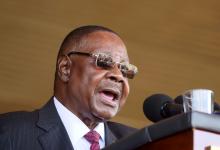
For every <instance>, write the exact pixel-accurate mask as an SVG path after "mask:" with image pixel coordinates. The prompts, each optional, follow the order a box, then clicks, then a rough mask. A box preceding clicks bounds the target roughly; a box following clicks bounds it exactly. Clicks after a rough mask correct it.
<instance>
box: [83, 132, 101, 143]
mask: <svg viewBox="0 0 220 150" xmlns="http://www.w3.org/2000/svg"><path fill="white" fill-rule="evenodd" d="M84 137H85V138H86V140H87V141H89V143H91V144H94V143H99V138H100V135H99V133H98V132H96V131H94V130H91V131H89V132H88V133H87V134H86V135H84Z"/></svg>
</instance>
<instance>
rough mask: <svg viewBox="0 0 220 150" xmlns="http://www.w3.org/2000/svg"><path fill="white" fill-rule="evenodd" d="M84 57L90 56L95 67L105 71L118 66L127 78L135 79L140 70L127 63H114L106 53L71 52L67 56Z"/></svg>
mask: <svg viewBox="0 0 220 150" xmlns="http://www.w3.org/2000/svg"><path fill="white" fill-rule="evenodd" d="M73 54H75V55H84V56H90V57H92V58H94V60H95V65H96V66H97V67H100V68H103V69H112V68H113V67H114V66H115V65H117V66H118V68H119V69H120V71H121V73H122V75H123V76H124V77H126V78H129V79H133V78H134V76H135V75H136V74H137V72H138V69H137V67H136V66H134V65H132V64H129V63H126V62H120V63H117V62H114V61H113V59H112V57H111V56H110V55H108V54H105V53H94V54H92V53H85V52H77V51H71V52H69V53H68V54H67V56H70V55H73Z"/></svg>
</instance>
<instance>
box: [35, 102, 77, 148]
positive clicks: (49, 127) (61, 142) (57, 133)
mask: <svg viewBox="0 0 220 150" xmlns="http://www.w3.org/2000/svg"><path fill="white" fill-rule="evenodd" d="M37 126H38V127H40V128H41V129H43V130H44V131H45V132H44V133H43V134H42V135H40V136H39V138H38V140H39V142H40V143H41V145H42V147H43V149H45V150H61V149H62V150H73V147H72V144H71V141H70V139H69V136H68V134H67V132H66V129H65V127H64V125H63V123H62V121H61V119H60V117H59V114H58V112H57V110H56V108H55V105H54V102H53V99H52V98H51V100H50V101H49V102H48V103H47V104H46V105H45V106H44V107H43V108H42V109H41V110H40V111H39V120H38V122H37Z"/></svg>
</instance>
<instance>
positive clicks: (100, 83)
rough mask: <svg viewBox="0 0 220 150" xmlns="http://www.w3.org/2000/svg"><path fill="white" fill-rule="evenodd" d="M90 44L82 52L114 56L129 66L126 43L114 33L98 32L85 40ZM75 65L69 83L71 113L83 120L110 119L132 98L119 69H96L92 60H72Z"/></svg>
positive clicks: (81, 58)
mask: <svg viewBox="0 0 220 150" xmlns="http://www.w3.org/2000/svg"><path fill="white" fill-rule="evenodd" d="M84 42H85V43H86V44H85V45H87V46H83V47H82V48H80V50H75V49H72V50H73V51H80V52H88V53H93V54H94V53H95V54H97V53H104V54H108V55H110V56H111V57H112V58H113V60H114V61H115V62H128V61H129V60H128V56H127V51H126V47H125V45H124V43H123V42H122V40H121V39H120V38H119V37H118V36H116V35H115V34H113V33H110V32H104V31H98V32H93V33H90V34H89V35H88V36H87V37H85V38H84ZM70 51H71V50H70ZM69 57H70V59H71V61H72V66H71V71H70V78H69V81H68V83H67V86H68V88H67V89H68V97H69V98H70V99H69V103H70V104H69V105H72V106H69V107H70V109H72V111H73V112H74V113H76V115H77V116H80V118H83V117H88V118H89V117H94V118H98V119H102V120H103V119H110V118H112V117H113V116H115V115H116V113H117V112H118V111H119V110H120V108H121V107H122V106H123V105H124V103H125V101H126V98H127V96H128V94H129V84H128V80H127V78H125V77H123V75H122V73H121V71H120V70H119V69H118V67H117V65H115V66H114V68H112V69H104V68H100V67H97V66H96V65H95V62H94V59H93V58H92V57H87V56H83V55H71V56H69Z"/></svg>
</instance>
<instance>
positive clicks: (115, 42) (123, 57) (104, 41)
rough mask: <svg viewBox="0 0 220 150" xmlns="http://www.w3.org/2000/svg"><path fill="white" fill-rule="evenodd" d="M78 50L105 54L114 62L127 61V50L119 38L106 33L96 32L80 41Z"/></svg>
mask: <svg viewBox="0 0 220 150" xmlns="http://www.w3.org/2000/svg"><path fill="white" fill-rule="evenodd" d="M81 45H83V47H81V48H80V49H81V50H82V51H84V52H90V53H105V54H108V55H111V56H112V57H113V59H115V60H116V61H129V59H128V54H127V49H126V46H125V44H124V42H123V41H122V40H121V38H120V37H119V36H117V35H116V34H114V33H111V32H107V31H96V32H93V33H90V34H88V35H87V36H85V37H84V38H83V39H82V44H81Z"/></svg>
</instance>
